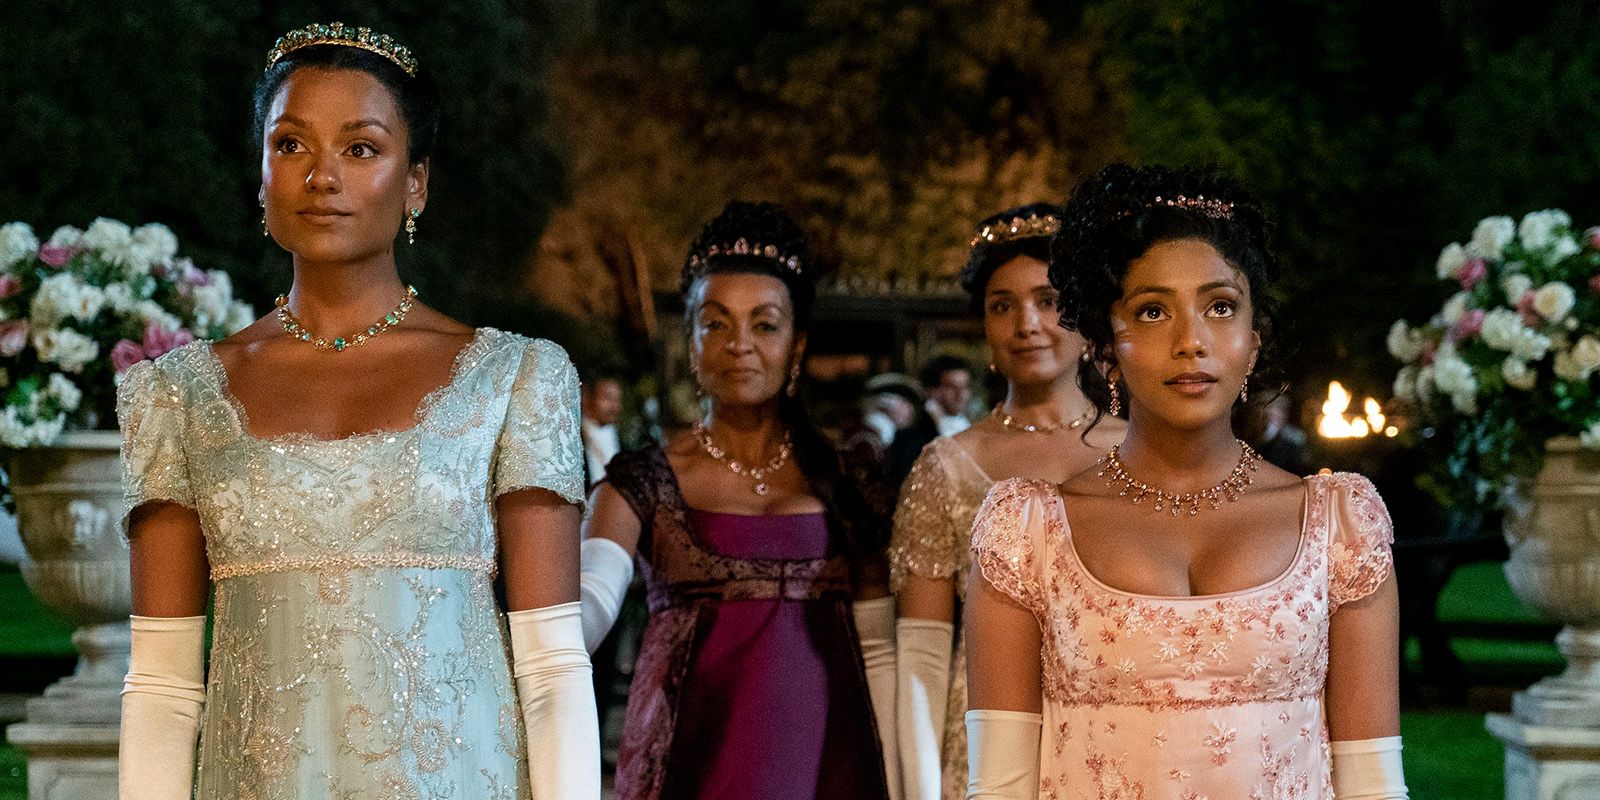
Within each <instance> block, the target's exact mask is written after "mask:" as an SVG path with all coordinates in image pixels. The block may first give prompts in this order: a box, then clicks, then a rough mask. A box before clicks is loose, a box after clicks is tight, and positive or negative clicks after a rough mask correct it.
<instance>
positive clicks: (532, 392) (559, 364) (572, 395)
mask: <svg viewBox="0 0 1600 800" xmlns="http://www.w3.org/2000/svg"><path fill="white" fill-rule="evenodd" d="M578 414H579V412H578V371H577V370H576V369H574V368H573V366H572V360H571V359H569V358H567V351H565V350H563V349H561V347H560V346H559V345H557V344H555V343H553V342H550V341H547V340H544V339H535V340H532V341H530V342H528V344H527V346H526V347H525V348H524V350H523V353H522V360H521V364H520V365H519V366H518V368H517V376H516V379H515V380H514V381H513V382H512V384H511V401H510V403H509V405H508V406H507V408H506V419H505V425H504V426H503V427H502V428H501V430H500V441H499V443H498V446H497V447H496V448H495V464H494V494H495V496H496V497H498V496H500V495H502V494H505V493H506V492H512V491H516V490H518V489H535V488H537V489H548V490H550V491H552V492H555V493H556V494H557V495H560V496H561V499H563V500H566V501H567V502H569V503H573V504H575V505H580V506H581V505H583V501H584V498H583V439H582V434H581V433H580V429H579V422H578Z"/></svg>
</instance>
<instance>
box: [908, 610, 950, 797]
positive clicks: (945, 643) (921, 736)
mask: <svg viewBox="0 0 1600 800" xmlns="http://www.w3.org/2000/svg"><path fill="white" fill-rule="evenodd" d="M954 642H955V626H954V625H952V624H951V623H948V622H939V621H937V620H931V619H917V618H915V617H902V618H901V619H900V621H899V622H898V623H896V625H895V651H896V657H897V658H898V663H899V669H898V670H897V672H898V679H899V686H898V691H897V693H896V699H895V716H896V720H895V721H896V724H897V726H898V728H899V732H898V734H897V735H898V737H899V740H900V779H901V784H902V789H903V790H904V792H905V798H906V800H939V793H940V792H941V791H942V789H943V784H944V760H943V759H944V716H945V713H946V711H947V707H948V706H949V701H950V655H951V650H952V647H953V646H954Z"/></svg>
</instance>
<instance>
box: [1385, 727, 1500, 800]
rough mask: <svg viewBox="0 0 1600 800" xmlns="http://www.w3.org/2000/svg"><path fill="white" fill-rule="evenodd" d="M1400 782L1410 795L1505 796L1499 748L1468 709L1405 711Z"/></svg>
mask: <svg viewBox="0 0 1600 800" xmlns="http://www.w3.org/2000/svg"><path fill="white" fill-rule="evenodd" d="M1400 734H1401V736H1403V737H1405V751H1404V759H1405V765H1406V786H1407V788H1409V789H1410V790H1411V800H1500V798H1502V797H1504V796H1505V794H1504V793H1505V750H1504V749H1502V748H1501V745H1500V740H1499V739H1496V738H1494V737H1493V736H1490V735H1489V732H1488V731H1487V730H1484V727H1483V715H1482V714H1477V713H1474V712H1470V711H1429V712H1412V711H1408V712H1405V713H1403V714H1401V715H1400Z"/></svg>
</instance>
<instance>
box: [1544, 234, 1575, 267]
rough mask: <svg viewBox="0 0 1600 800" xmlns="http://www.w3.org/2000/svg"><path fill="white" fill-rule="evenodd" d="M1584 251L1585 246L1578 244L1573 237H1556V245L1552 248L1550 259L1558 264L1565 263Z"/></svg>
mask: <svg viewBox="0 0 1600 800" xmlns="http://www.w3.org/2000/svg"><path fill="white" fill-rule="evenodd" d="M1582 250H1583V245H1580V244H1578V240H1577V239H1574V238H1572V237H1571V236H1558V237H1556V243H1555V245H1554V246H1553V247H1551V248H1550V258H1551V260H1553V261H1557V262H1560V261H1565V260H1567V258H1568V257H1569V256H1572V255H1575V254H1577V253H1579V252H1581V251H1582Z"/></svg>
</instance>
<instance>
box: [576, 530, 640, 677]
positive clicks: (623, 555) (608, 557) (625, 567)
mask: <svg viewBox="0 0 1600 800" xmlns="http://www.w3.org/2000/svg"><path fill="white" fill-rule="evenodd" d="M580 547H581V550H580V551H579V552H580V553H581V555H580V559H581V560H582V562H583V572H582V574H581V575H580V576H579V578H578V587H579V588H578V592H579V596H580V597H582V598H583V646H584V647H585V648H586V649H587V650H588V651H589V652H590V653H593V652H594V651H595V648H597V647H599V646H600V643H601V642H603V641H605V640H606V634H607V633H610V632H611V626H612V625H615V624H616V623H617V615H618V614H620V613H622V598H623V597H624V596H625V595H627V593H628V584H629V583H631V582H633V557H632V556H630V555H628V551H626V550H624V549H622V545H620V544H617V543H616V542H613V541H611V540H610V539H602V538H598V537H597V538H590V539H584V540H583V544H582V545H581V546H580Z"/></svg>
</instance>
